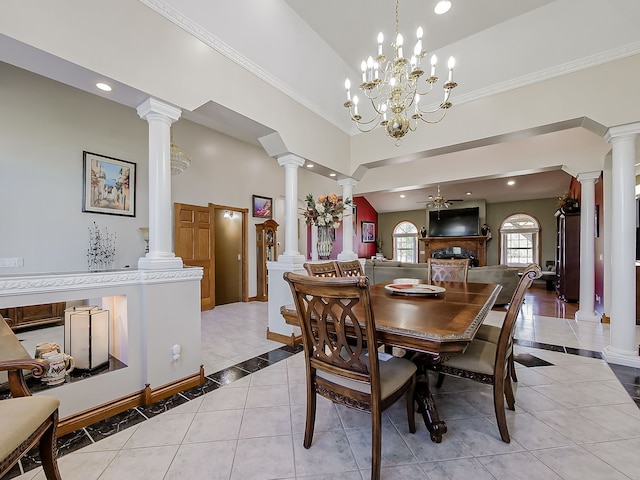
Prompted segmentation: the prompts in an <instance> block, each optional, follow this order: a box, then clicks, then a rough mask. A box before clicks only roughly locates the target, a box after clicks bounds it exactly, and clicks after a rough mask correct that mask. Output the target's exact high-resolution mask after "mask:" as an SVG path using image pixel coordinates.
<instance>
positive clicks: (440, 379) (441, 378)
mask: <svg viewBox="0 0 640 480" xmlns="http://www.w3.org/2000/svg"><path fill="white" fill-rule="evenodd" d="M443 383H444V373H438V380H437V381H436V388H440V387H441V386H442V384H443Z"/></svg>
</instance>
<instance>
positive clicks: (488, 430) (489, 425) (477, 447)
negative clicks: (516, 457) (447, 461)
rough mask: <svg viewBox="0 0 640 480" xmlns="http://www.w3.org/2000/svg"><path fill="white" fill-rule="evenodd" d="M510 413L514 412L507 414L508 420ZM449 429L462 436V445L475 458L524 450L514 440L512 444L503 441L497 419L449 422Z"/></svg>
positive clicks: (470, 419)
mask: <svg viewBox="0 0 640 480" xmlns="http://www.w3.org/2000/svg"><path fill="white" fill-rule="evenodd" d="M510 413H512V412H507V419H508V418H509V414H510ZM447 427H448V429H449V430H450V431H452V430H455V431H456V433H458V434H459V435H460V439H461V441H462V443H463V444H464V445H465V446H466V447H467V448H468V449H469V450H470V451H471V453H473V455H474V456H483V455H497V454H501V453H513V452H520V451H522V450H524V448H523V447H522V445H520V444H519V443H518V442H517V441H516V440H514V439H513V438H512V439H511V443H505V442H503V441H502V439H501V438H500V432H499V431H498V424H497V423H496V419H495V417H493V418H491V419H489V418H465V419H462V420H454V421H451V422H447Z"/></svg>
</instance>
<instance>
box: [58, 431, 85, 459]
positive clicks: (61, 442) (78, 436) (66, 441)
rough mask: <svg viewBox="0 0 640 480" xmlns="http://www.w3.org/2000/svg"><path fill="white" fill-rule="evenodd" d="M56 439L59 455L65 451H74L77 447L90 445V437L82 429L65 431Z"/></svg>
mask: <svg viewBox="0 0 640 480" xmlns="http://www.w3.org/2000/svg"><path fill="white" fill-rule="evenodd" d="M56 440H57V441H56V446H57V447H58V456H59V457H60V456H62V455H65V454H66V453H70V452H75V451H76V450H78V449H79V448H82V447H86V446H87V445H91V438H90V437H89V435H88V434H87V432H86V431H85V430H84V429H80V430H76V431H75V432H71V433H67V434H66V435H64V436H62V437H58V438H57V439H56Z"/></svg>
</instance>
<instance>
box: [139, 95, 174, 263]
mask: <svg viewBox="0 0 640 480" xmlns="http://www.w3.org/2000/svg"><path fill="white" fill-rule="evenodd" d="M137 112H138V115H139V116H140V118H142V119H143V120H146V121H147V122H148V123H149V252H148V253H147V254H146V256H145V257H143V258H140V260H138V268H140V269H167V268H182V266H183V265H182V259H181V258H180V257H176V256H175V253H174V252H173V248H172V244H171V124H172V123H173V122H175V121H176V120H178V119H179V118H180V115H181V114H182V112H181V110H180V109H178V108H176V107H174V106H171V105H169V104H167V103H164V102H161V101H160V100H157V99H155V98H151V97H150V98H148V99H147V100H145V101H144V102H143V103H142V104H141V105H139V106H138V108H137Z"/></svg>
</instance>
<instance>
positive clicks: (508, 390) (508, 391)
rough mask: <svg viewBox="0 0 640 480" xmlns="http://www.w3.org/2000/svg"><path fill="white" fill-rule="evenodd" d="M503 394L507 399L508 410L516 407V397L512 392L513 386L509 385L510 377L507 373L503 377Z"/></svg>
mask: <svg viewBox="0 0 640 480" xmlns="http://www.w3.org/2000/svg"><path fill="white" fill-rule="evenodd" d="M504 396H505V397H506V399H507V408H508V409H509V410H515V409H516V397H515V395H514V394H513V386H512V385H511V378H509V375H508V374H507V377H506V378H505V379H504Z"/></svg>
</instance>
